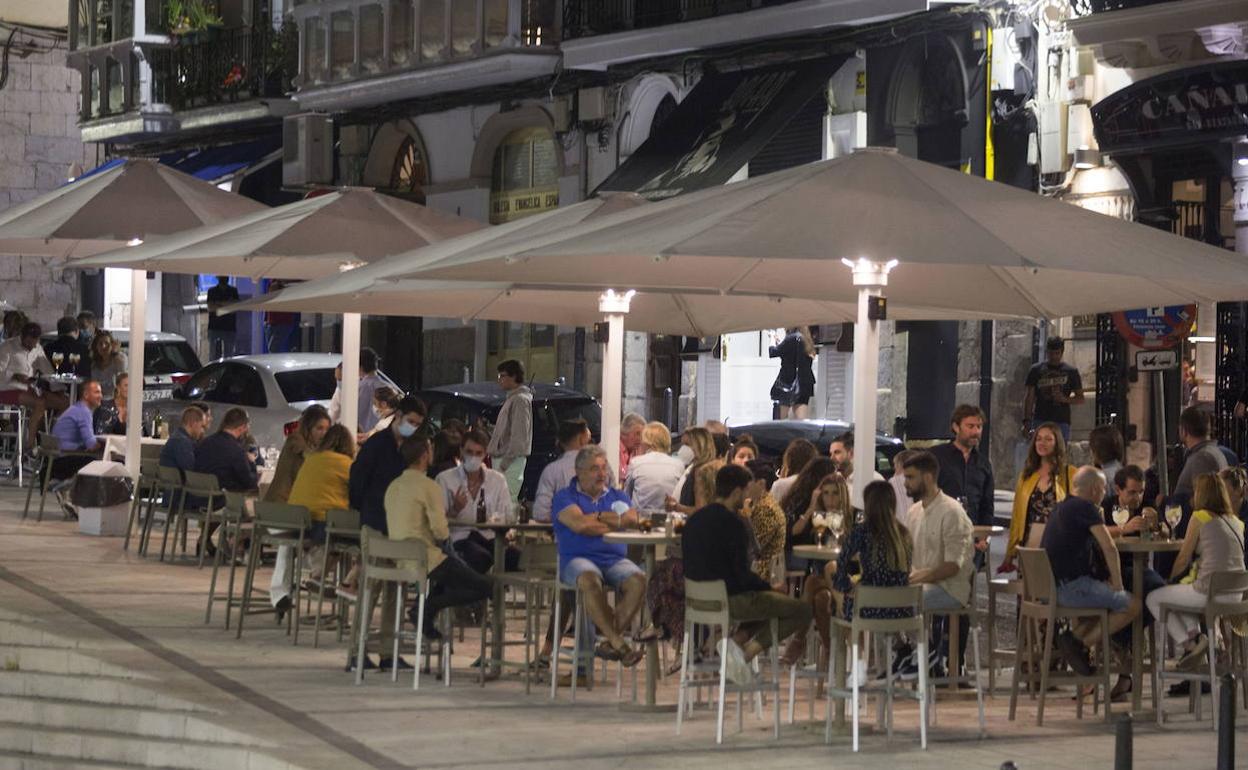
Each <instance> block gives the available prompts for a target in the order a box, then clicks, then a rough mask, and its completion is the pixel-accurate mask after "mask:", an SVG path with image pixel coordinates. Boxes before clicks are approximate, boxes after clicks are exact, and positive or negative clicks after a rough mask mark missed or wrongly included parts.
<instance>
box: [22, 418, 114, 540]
mask: <svg viewBox="0 0 1248 770" xmlns="http://www.w3.org/2000/svg"><path fill="white" fill-rule="evenodd" d="M39 456H40V458H41V459H42V462H43V467H42V468H41V469H40V471H39V478H40V479H41V481H40V484H39V487H40V489H39V517H38V518H37V519H36V521H43V508H44V505H45V503H46V502H47V499H48V485H49V484H50V483H51V481H52V466H53V465H54V464H55V463H56V461H57V460H59V459H61V458H64V457H90V458H92V459H99V457H98V455H96V453H95V452H88V451H86V450H75V451H68V452H67V451H62V450H61V441H60V439H58V438H57V437H56V436H53V435H52V434H51V433H44V434H42V435H40V436H39ZM34 493H35V485H34V484H31V485H30V486H29V487H27V489H26V507H25V508H24V509H23V510H22V520H23V521H25V520H26V517H27V516H28V515H29V514H30V501H31V497H32V496H33V495H34Z"/></svg>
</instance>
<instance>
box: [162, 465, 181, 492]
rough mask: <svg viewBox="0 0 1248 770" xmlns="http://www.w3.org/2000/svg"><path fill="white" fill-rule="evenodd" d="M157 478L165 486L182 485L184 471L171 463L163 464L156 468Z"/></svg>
mask: <svg viewBox="0 0 1248 770" xmlns="http://www.w3.org/2000/svg"><path fill="white" fill-rule="evenodd" d="M156 478H157V479H159V480H160V483H161V484H164V485H165V486H174V487H180V486H182V471H181V470H180V469H178V468H174V467H173V466H171V465H161V466H159V467H157V469H156Z"/></svg>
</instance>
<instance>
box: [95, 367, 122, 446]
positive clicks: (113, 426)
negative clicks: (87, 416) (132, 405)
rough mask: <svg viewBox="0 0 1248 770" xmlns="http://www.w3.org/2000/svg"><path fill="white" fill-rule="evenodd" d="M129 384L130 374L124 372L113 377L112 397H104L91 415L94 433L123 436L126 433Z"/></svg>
mask: <svg viewBox="0 0 1248 770" xmlns="http://www.w3.org/2000/svg"><path fill="white" fill-rule="evenodd" d="M129 386H130V375H128V374H126V373H125V372H121V373H120V374H118V375H117V376H116V377H114V378H113V397H112V398H110V399H105V400H104V402H103V403H101V404H100V408H99V409H96V410H95V414H94V415H92V417H91V419H92V421H93V422H94V423H95V435H97V436H105V435H109V434H112V435H117V436H124V435H125V434H126V418H127V417H129V416H130V410H129V408H128V407H129V390H128V388H129Z"/></svg>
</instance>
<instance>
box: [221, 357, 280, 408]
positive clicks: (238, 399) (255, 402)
mask: <svg viewBox="0 0 1248 770" xmlns="http://www.w3.org/2000/svg"><path fill="white" fill-rule="evenodd" d="M208 400H209V401H216V402H219V403H222V404H231V405H233V406H254V407H260V408H263V407H266V406H268V404H269V400H268V399H267V398H266V397H265V395H264V381H263V380H261V379H260V375H259V373H257V372H256V370H255V369H252V368H251V367H250V366H244V365H243V364H226V368H225V372H224V373H223V374H222V375H221V379H220V381H219V382H217V388H216V390H214V391H213V393H212V396H211V397H210V398H209V399H208Z"/></svg>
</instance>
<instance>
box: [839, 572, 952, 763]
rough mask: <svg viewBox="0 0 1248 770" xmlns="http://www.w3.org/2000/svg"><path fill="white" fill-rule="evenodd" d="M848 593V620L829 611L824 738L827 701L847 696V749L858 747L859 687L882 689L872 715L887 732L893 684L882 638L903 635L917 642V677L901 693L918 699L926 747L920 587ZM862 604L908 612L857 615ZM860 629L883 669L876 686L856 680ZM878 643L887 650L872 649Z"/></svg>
mask: <svg viewBox="0 0 1248 770" xmlns="http://www.w3.org/2000/svg"><path fill="white" fill-rule="evenodd" d="M853 596H854V613H853V616H852V617H851V618H850V619H849V620H845V619H844V618H842V617H840V616H837V615H833V616H832V624H831V625H832V628H831V638H832V655H831V661H830V664H829V665H828V684H827V693H828V696H827V697H828V714H827V721H826V724H825V726H824V736H823V739H824V743H831V742H832V716H833V703H832V701H833V700H834V699H839V700H848V701H850V710H851V712H852V720H853V749H854V751H858V719H859V715H858V712H859V707H858V703H859V695H860V694H861V693H862V692H863V691H868V692H870V691H874V692H883V693H884V698H883V699H882V700H881V701H880V713H879V716H878V719H879V720H880V721H882V722H884V724H885V729H886V730H887V733H888V737H890V738H891V737H892V735H893V698H894V696H895V695H896V688H895V687H894V686H893V648H892V645H891V644H888V643H887V637H889V636H896V635H899V634H908V635H910V636H912V637H913V638H914V639H916V641H917V647H918V662H919V681H918V687H917V688H916V689H914V690H913V691H904V690H903V691H902V694H903V695H904V696H906V697H911V698H914V699H915V700H917V701H918V702H919V745H920V746H921V747H922V748H924V749H926V748H927V702H928V699H927V693H928V687H929V680H928V670H927V666H928V659H927V622H926V620H925V618H924V615H923V609H922V603H923V588H922V586H900V587H892V588H885V587H879V586H864V585H859V586H857V587H856V588H855V589H854V594H853ZM864 609H909V610H910V612H911V616H910V617H908V618H864V617H863V616H862V611H863V610H864ZM845 633H848V634H849V637H850V657H849V660H850V666H849V671H850V672H851V676H852V679H853V681H851V682H850V683H849V687H845V686H844V685H842V684H841V681H842V676H843V671H844V662H845V639H844V634H845ZM864 634H869V635H870V637H871V639H873V640H875V642H876V644H877V657H878V659H879V660H880V664H881V665H882V666H883V667H884V670H885V671H886V672H887V673H886V675H885V680H884V684H883V685H882V686H881V685H878V684H871V685H864V683H863V682H861V681H859V679H860V677H859V674H858V669H859V667H858V660H859V659H860V652H859V640H860V639H861V638H862V637H863V635H864ZM881 648H883V649H884V650H887V652H886V653H885V654H878V653H879V650H880V649H881Z"/></svg>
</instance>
